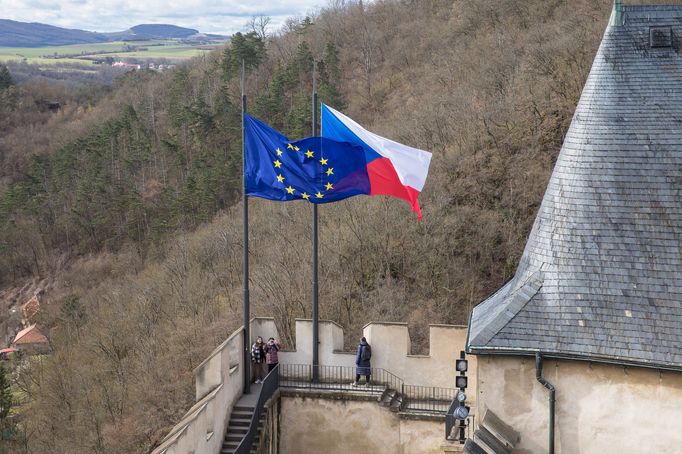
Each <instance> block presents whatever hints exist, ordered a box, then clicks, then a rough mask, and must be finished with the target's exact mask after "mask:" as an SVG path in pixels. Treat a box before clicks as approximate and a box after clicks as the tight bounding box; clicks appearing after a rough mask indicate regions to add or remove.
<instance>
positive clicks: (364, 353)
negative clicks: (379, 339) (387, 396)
mask: <svg viewBox="0 0 682 454" xmlns="http://www.w3.org/2000/svg"><path fill="white" fill-rule="evenodd" d="M371 357H372V347H370V345H369V344H368V343H367V339H366V338H364V337H363V338H362V339H360V343H359V344H358V351H357V353H356V354H355V381H354V382H353V383H351V385H353V386H358V384H359V382H360V376H361V375H364V376H365V379H366V383H365V384H366V385H367V386H369V380H370V377H371V375H372V365H371V364H370V359H371Z"/></svg>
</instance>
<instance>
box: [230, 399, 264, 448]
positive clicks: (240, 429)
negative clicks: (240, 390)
mask: <svg viewBox="0 0 682 454" xmlns="http://www.w3.org/2000/svg"><path fill="white" fill-rule="evenodd" d="M253 412H254V407H251V406H245V405H235V406H234V407H233V408H232V413H231V414H230V422H229V423H228V425H227V431H226V432H225V439H224V440H223V446H222V448H221V449H220V454H234V452H235V451H236V449H237V447H239V444H240V443H241V441H242V440H243V438H244V436H245V435H246V433H247V432H248V431H249V426H250V425H251V418H252V417H253ZM264 422H265V413H262V414H261V417H260V420H259V421H258V430H257V432H256V436H255V437H254V440H253V445H252V447H251V451H250V452H251V454H256V446H258V441H259V440H260V436H261V432H262V431H263V425H264Z"/></svg>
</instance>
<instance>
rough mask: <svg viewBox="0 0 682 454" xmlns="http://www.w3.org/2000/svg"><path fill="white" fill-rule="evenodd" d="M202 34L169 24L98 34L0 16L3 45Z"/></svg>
mask: <svg viewBox="0 0 682 454" xmlns="http://www.w3.org/2000/svg"><path fill="white" fill-rule="evenodd" d="M199 34H200V33H199V31H198V30H195V29H192V28H184V27H178V26H177V25H170V24H141V25H136V26H134V27H131V28H130V29H129V30H124V31H120V32H113V33H97V32H89V31H85V30H72V29H67V28H61V27H55V26H52V25H46V24H39V23H28V22H17V21H13V20H7V19H0V47H45V46H64V45H68V44H90V43H101V42H107V41H120V40H145V39H183V38H190V37H192V36H194V35H199ZM206 36H209V35H206ZM210 36H211V37H217V36H214V35H210Z"/></svg>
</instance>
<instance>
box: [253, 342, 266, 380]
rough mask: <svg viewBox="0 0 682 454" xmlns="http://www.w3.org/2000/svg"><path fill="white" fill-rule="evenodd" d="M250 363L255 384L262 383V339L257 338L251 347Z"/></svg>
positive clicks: (263, 357) (263, 363)
mask: <svg viewBox="0 0 682 454" xmlns="http://www.w3.org/2000/svg"><path fill="white" fill-rule="evenodd" d="M251 362H252V363H253V374H254V376H255V378H256V383H262V382H263V379H264V378H265V344H264V343H263V338H262V337H260V336H258V337H257V338H256V342H254V343H253V345H252V346H251Z"/></svg>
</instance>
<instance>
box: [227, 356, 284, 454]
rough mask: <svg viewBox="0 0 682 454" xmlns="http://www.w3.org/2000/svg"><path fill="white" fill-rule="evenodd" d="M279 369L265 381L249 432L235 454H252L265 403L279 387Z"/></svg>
mask: <svg viewBox="0 0 682 454" xmlns="http://www.w3.org/2000/svg"><path fill="white" fill-rule="evenodd" d="M279 368H280V366H279V365H278V366H275V368H274V369H272V370H271V371H270V372H269V373H268V375H267V376H266V377H265V379H264V380H263V386H261V389H260V394H259V395H258V401H257V402H256V406H255V407H254V409H253V415H252V416H251V424H249V430H248V431H247V432H246V435H244V438H242V441H241V443H239V446H237V449H236V450H235V451H234V454H247V453H250V452H251V447H252V446H253V440H254V439H255V438H256V434H257V433H258V425H259V422H260V416H261V413H262V412H263V409H264V407H265V403H266V402H267V401H268V400H270V398H271V397H272V395H273V394H275V391H277V388H278V387H279Z"/></svg>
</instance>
